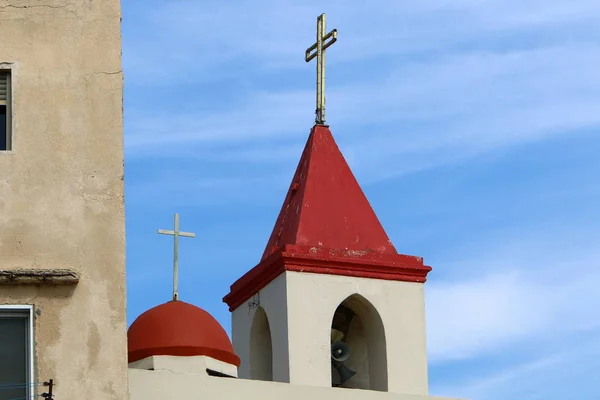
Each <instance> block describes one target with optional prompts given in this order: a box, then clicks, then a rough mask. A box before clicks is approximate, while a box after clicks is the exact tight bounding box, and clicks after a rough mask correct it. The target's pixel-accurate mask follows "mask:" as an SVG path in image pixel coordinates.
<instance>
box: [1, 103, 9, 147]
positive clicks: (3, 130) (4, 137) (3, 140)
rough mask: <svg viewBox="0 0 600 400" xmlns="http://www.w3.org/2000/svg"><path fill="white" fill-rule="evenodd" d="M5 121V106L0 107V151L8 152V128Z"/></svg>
mask: <svg viewBox="0 0 600 400" xmlns="http://www.w3.org/2000/svg"><path fill="white" fill-rule="evenodd" d="M6 120H7V118H6V106H3V105H0V150H8V140H7V139H8V129H7V128H8V126H7V124H6V122H7V121H6Z"/></svg>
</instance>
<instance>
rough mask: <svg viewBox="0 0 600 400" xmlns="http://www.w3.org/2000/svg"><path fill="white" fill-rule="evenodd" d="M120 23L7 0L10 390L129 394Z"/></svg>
mask: <svg viewBox="0 0 600 400" xmlns="http://www.w3.org/2000/svg"><path fill="white" fill-rule="evenodd" d="M120 24H121V9H120V1H119V0H96V1H71V2H65V1H56V0H47V1H44V2H41V1H38V0H2V1H0V337H1V338H2V340H0V385H1V386H2V387H3V388H4V389H5V390H3V391H2V394H0V397H2V398H5V397H3V396H6V398H23V399H25V398H27V399H30V398H31V399H33V398H38V396H39V395H41V394H42V393H43V392H48V390H49V389H48V386H43V382H48V383H49V382H50V379H52V382H53V385H54V386H53V392H52V393H53V395H54V396H56V398H57V399H61V400H75V399H114V400H122V399H126V398H127V396H128V395H127V338H126V319H125V303H126V301H125V224H124V199H123V111H122V109H123V72H122V69H121V27H120ZM6 388H9V389H8V390H7V389H6Z"/></svg>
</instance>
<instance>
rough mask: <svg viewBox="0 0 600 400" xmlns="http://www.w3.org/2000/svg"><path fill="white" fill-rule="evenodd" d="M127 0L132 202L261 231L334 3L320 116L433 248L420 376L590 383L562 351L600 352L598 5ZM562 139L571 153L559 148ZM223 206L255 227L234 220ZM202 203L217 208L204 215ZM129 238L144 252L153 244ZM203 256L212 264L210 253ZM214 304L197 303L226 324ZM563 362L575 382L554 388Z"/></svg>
mask: <svg viewBox="0 0 600 400" xmlns="http://www.w3.org/2000/svg"><path fill="white" fill-rule="evenodd" d="M124 11H125V15H124V40H125V49H124V67H125V72H126V97H125V99H126V107H125V115H126V141H125V143H126V156H127V176H126V183H127V200H128V206H129V207H130V209H131V207H134V208H135V209H136V210H139V209H143V210H153V209H154V208H160V209H161V210H163V211H164V208H165V207H164V205H165V204H167V203H168V205H169V207H187V209H188V210H189V214H187V215H189V217H186V218H189V219H186V221H188V223H190V224H192V223H193V221H194V218H198V219H199V220H201V221H200V222H198V225H199V226H201V227H204V228H205V229H206V232H205V234H204V236H203V237H206V239H203V240H205V241H203V242H202V245H200V247H203V248H204V246H206V247H207V248H213V249H214V248H220V247H219V246H225V245H224V243H226V245H227V246H229V245H230V243H231V242H232V241H233V242H235V243H237V242H241V243H248V240H249V239H248V238H252V239H253V240H254V241H253V242H252V246H257V247H261V246H262V245H263V243H262V242H261V241H260V240H259V239H256V237H257V235H260V234H262V233H261V232H264V234H265V235H268V231H269V229H270V228H271V225H270V224H272V222H274V221H266V222H265V220H263V218H268V216H269V215H271V214H272V218H273V219H274V218H275V217H276V214H277V211H278V207H279V206H280V201H281V200H282V198H283V195H284V194H285V189H286V187H287V185H288V184H289V179H290V178H291V175H292V173H293V170H294V168H295V166H296V163H297V161H298V158H299V157H300V152H301V150H302V148H303V146H304V143H305V140H306V137H307V135H308V131H309V128H310V126H311V124H312V121H313V109H314V88H313V86H314V65H306V64H305V63H304V61H303V51H304V49H305V48H306V47H308V46H309V45H310V44H311V42H312V41H313V40H314V29H315V19H316V16H317V15H318V14H320V13H321V12H326V13H327V15H328V24H329V27H330V28H334V27H335V28H338V30H339V32H340V36H339V40H338V42H337V43H336V44H335V46H334V47H332V48H331V49H330V50H329V51H330V53H329V54H330V55H329V56H328V64H327V66H328V81H327V111H328V122H329V123H330V125H331V129H332V132H333V134H334V136H335V137H336V140H337V142H338V144H339V145H340V147H341V149H342V151H343V153H344V155H345V156H346V158H347V159H348V161H349V163H350V165H351V167H352V169H353V171H354V172H355V174H356V175H357V176H358V178H359V181H360V182H361V183H363V184H364V183H368V184H371V185H369V186H368V187H367V188H366V191H367V192H369V193H368V194H369V195H370V194H373V195H374V196H373V197H374V198H375V202H376V203H378V206H377V207H376V210H377V211H378V212H380V211H381V213H382V214H383V215H385V214H387V219H386V218H385V217H384V218H383V223H384V225H385V226H386V227H389V226H391V229H389V232H388V233H390V234H391V236H392V235H396V236H395V237H398V238H399V240H398V243H396V244H397V246H405V243H402V240H400V239H406V241H410V243H411V246H413V245H414V246H416V247H418V248H419V251H420V250H421V249H422V250H423V253H418V254H419V255H423V256H425V257H426V258H427V259H428V262H429V261H431V262H432V264H433V265H434V271H433V273H432V276H431V279H430V281H429V282H428V283H427V286H426V292H427V310H428V332H429V337H428V341H429V353H430V361H431V365H432V370H433V371H442V372H443V378H444V379H440V380H437V382H436V383H435V385H434V388H433V389H432V391H433V392H435V393H439V394H442V395H450V396H463V397H466V398H471V399H473V400H497V399H501V398H502V399H504V398H511V399H512V398H515V399H517V398H518V399H521V398H522V399H536V398H540V399H545V400H547V399H552V400H554V399H557V400H558V399H560V400H564V399H569V398H576V399H577V400H583V399H586V400H587V399H592V398H594V397H593V395H592V394H591V393H592V392H589V390H590V388H589V386H590V383H589V382H590V380H589V379H588V380H587V381H586V382H581V381H582V380H583V379H584V378H581V377H576V376H573V374H574V373H575V372H573V374H572V373H571V371H577V372H579V373H581V374H582V376H583V375H585V374H586V373H587V374H588V376H589V370H588V371H587V372H586V370H585V368H588V369H590V368H596V369H597V370H598V369H600V365H598V363H597V362H595V360H594V359H593V358H591V357H590V356H589V354H598V352H600V343H597V342H594V341H593V337H594V335H596V336H597V332H598V331H600V326H599V324H598V323H597V322H596V321H595V320H594V319H593V318H590V316H591V315H594V314H595V313H596V309H597V307H598V306H600V297H599V295H598V293H597V290H596V288H597V287H598V285H600V275H599V274H598V266H599V265H598V262H597V260H598V259H600V253H598V250H597V247H598V246H597V245H596V243H598V241H599V240H600V237H599V236H598V230H597V224H598V215H600V214H594V212H593V211H590V210H592V208H593V207H592V205H593V203H594V201H595V200H594V199H597V198H598V196H599V195H600V192H598V185H594V182H595V180H594V179H595V177H596V176H597V175H598V173H600V169H599V166H598V164H597V162H596V161H586V163H583V162H581V163H580V162H578V161H577V160H578V157H583V156H585V155H586V154H588V153H587V152H584V151H583V150H584V149H592V148H593V147H597V146H598V145H599V144H600V143H599V142H598V136H597V135H593V134H587V133H586V132H588V133H589V131H592V132H593V130H597V129H599V128H600V74H598V65H600V40H599V39H598V38H600V25H599V24H598V23H597V21H598V19H599V18H600V3H598V2H593V1H589V0H572V1H568V2H565V1H559V0H549V1H542V0H530V1H521V0H452V1H451V0H442V1H437V2H414V1H413V2H409V1H399V2H390V1H384V0H369V1H367V0H357V1H355V2H353V3H352V7H348V3H347V1H343V0H333V1H328V2H327V3H326V4H323V3H322V2H316V1H312V0H311V1H307V2H294V1H291V0H283V1H280V2H276V3H273V2H267V1H265V0H257V1H253V2H252V3H242V2H235V3H228V2H222V1H217V0H208V1H204V2H202V3H198V2H193V1H188V0H183V1H181V0H180V1H169V2H164V1H163V2H158V1H156V2H153V1H151V2H150V3H145V4H144V6H143V7H140V6H139V5H135V4H134V2H129V3H124ZM558 142H560V143H558ZM552 143H554V145H552ZM561 146H562V148H559V147H561ZM565 147H569V148H571V150H572V152H571V153H569V152H567V155H568V157H572V159H568V157H567V156H565V157H563V158H561V157H560V155H561V154H562V151H563V148H565ZM523 149H529V150H527V151H522V150H523ZM544 149H545V150H544ZM548 149H549V150H548ZM573 149H577V151H575V150H573ZM520 151H521V152H522V153H523V154H521V156H520V158H519V157H516V156H515V157H512V158H510V157H507V158H510V160H508V159H506V160H504V159H502V157H501V155H502V154H512V155H513V156H514V154H516V153H519V152H520ZM543 151H547V153H544V154H542V152H543ZM588 152H589V153H590V154H592V152H591V150H590V151H588ZM515 158H518V159H519V160H521V168H516V167H515V168H511V167H512V164H511V163H513V162H514V161H515ZM481 159H486V160H495V161H494V163H492V162H491V161H490V162H489V163H488V164H490V165H483V164H484V163H483V162H480V161H479V160H481ZM527 159H535V160H538V161H537V162H539V163H541V164H540V165H542V164H543V165H542V166H539V165H538V169H537V170H536V169H535V168H530V166H531V164H528V163H527V162H526V160H527ZM558 159H562V162H563V164H561V165H556V166H553V162H554V161H553V160H558ZM589 159H590V160H592V156H590V157H589ZM474 160H477V161H474ZM524 160H525V161H524ZM540 160H544V162H543V163H542V162H541V161H540ZM491 164H494V166H491ZM565 165H567V166H568V167H569V168H566V169H565ZM450 167H452V168H453V170H452V171H453V172H451V173H446V172H445V171H446V169H450ZM479 169H481V171H479ZM530 169H531V170H530ZM454 171H456V173H455V172H454ZM473 171H474V172H473ZM416 172H419V174H417V173H416ZM427 173H428V174H429V175H426V176H427V177H428V179H429V178H430V179H431V181H429V180H428V181H426V182H425V181H417V178H416V177H421V176H424V175H423V174H427ZM399 177H401V179H402V180H400V179H398V178H399ZM392 179H398V180H397V181H396V182H395V183H397V184H395V183H393V182H390V181H388V182H385V183H382V181H385V180H392ZM419 179H420V178H419ZM515 182H517V183H515ZM409 187H410V188H409ZM148 203H151V205H150V206H148V205H147V204H148ZM457 203H458V204H457ZM232 204H236V205H243V209H244V211H245V212H247V213H245V214H244V215H245V218H246V223H247V224H249V225H252V226H246V227H241V226H239V224H240V223H239V221H238V220H236V221H230V220H228V218H234V217H230V211H229V210H228V209H227V206H228V205H229V206H231V205H232ZM265 204H267V206H266V207H264V205H265ZM206 205H218V206H225V207H211V208H210V210H211V213H215V215H214V216H213V215H212V214H211V215H208V214H209V213H208V212H207V211H206V210H207V209H208V207H204V206H206ZM258 205H260V207H259V206H258ZM192 206H193V207H192ZM153 207H154V208H153ZM161 207H162V208H161ZM221 209H222V210H221ZM200 210H204V211H200ZM219 210H221V211H219ZM257 210H260V211H257ZM581 210H583V211H581ZM586 210H587V212H586ZM579 211H581V212H579ZM148 212H149V211H148ZM257 212H262V214H260V216H259V217H254V215H253V214H252V213H257ZM139 214H140V215H142V214H143V218H144V219H143V220H144V223H147V222H146V221H147V215H146V214H145V212H144V213H141V212H140V213H139ZM129 215H132V214H131V213H130V214H129ZM194 216H195V217H194ZM130 218H131V217H130ZM133 218H135V217H133ZM139 218H141V217H139ZM213 219H214V220H213ZM234 219H235V218H234ZM130 221H131V220H130ZM211 221H212V222H211ZM482 221H483V222H482ZM138 222H139V221H138ZM393 222H397V224H396V225H397V226H394V224H393ZM484 222H485V223H484ZM129 223H130V224H131V222H129ZM211 223H212V225H210V224H211ZM255 225H260V227H259V228H257V227H256V226H255ZM214 227H218V229H219V230H220V231H221V235H220V236H219V237H217V238H212V237H211V233H214V232H212V231H211V230H214V229H217V228H214ZM145 229H146V228H145ZM186 229H187V228H186ZM240 229H244V231H243V232H244V233H243V234H240V233H239V232H240ZM254 229H256V230H254ZM146 231H148V232H150V231H149V230H148V229H146V230H145V231H144V232H146ZM151 233H152V234H154V231H152V232H151ZM128 234H129V231H128ZM144 234H145V233H144ZM236 234H237V235H238V236H237V237H236ZM148 235H150V233H148ZM217 236H218V235H217ZM147 240H150V239H147ZM265 240H266V238H265ZM257 243H259V244H257ZM211 246H212V247H211ZM252 246H250V245H248V246H246V247H244V250H243V251H244V252H245V253H243V256H242V255H238V259H236V261H235V263H237V264H236V265H233V264H235V263H234V262H231V263H228V262H227V261H223V260H221V257H220V255H219V256H215V258H214V260H212V261H211V262H213V263H215V265H216V264H219V265H221V263H222V267H223V268H225V269H226V270H227V272H226V273H225V272H223V273H222V274H217V272H214V276H213V275H211V279H212V278H214V279H215V285H214V286H215V287H219V288H227V286H228V285H229V284H230V283H231V282H229V281H228V279H229V280H230V279H233V278H232V276H233V275H235V273H238V272H239V273H243V271H244V270H245V267H246V266H247V267H250V266H251V264H253V262H254V261H255V259H254V258H252V257H253V256H252V254H253V253H252V252H253V250H252ZM261 250H262V248H260V249H258V251H257V257H258V255H259V253H260V252H261ZM189 251H190V252H191V251H193V250H192V249H191V245H190V249H189ZM406 251H408V252H409V253H413V249H411V248H407V249H406ZM133 257H136V262H137V264H136V265H143V266H144V271H145V272H146V271H148V270H150V268H148V269H146V265H150V264H152V263H155V260H154V259H150V257H148V258H147V259H144V257H145V256H142V255H134V256H133ZM194 257H195V258H193V257H192V258H193V260H197V262H198V263H199V264H204V263H205V262H206V252H205V251H201V250H197V252H196V255H195V256H194ZM245 257H248V258H249V259H251V261H250V264H248V265H245V264H244V263H245V262H246V261H244V260H245ZM131 259H132V258H130V260H131ZM167 259H168V257H165V260H167ZM165 262H168V261H165ZM194 262H195V261H194ZM189 263H190V264H192V261H191V259H190V261H189ZM160 268H162V267H158V266H156V268H154V270H161V269H160ZM134 271H135V269H134ZM215 271H216V269H215ZM145 272H144V273H145ZM203 276H204V275H203ZM222 276H227V278H222ZM220 277H221V278H220ZM219 279H220V280H219ZM150 281H151V280H150V279H149V280H148V282H150ZM132 282H133V281H132ZM189 284H190V285H191V286H193V285H192V284H191V283H189ZM183 286H185V284H183ZM211 286H213V285H212V284H211ZM207 289H209V288H207ZM133 293H135V292H133ZM222 295H223V293H220V292H219V293H214V292H210V294H208V292H207V293H204V294H203V295H202V296H204V297H207V296H214V297H215V299H218V298H220V296H222ZM204 297H202V298H198V300H199V301H200V300H202V301H203V302H204V301H205V300H204ZM130 304H132V303H130ZM211 304H212V303H211ZM130 307H132V306H130ZM215 307H216V306H215ZM223 310H224V308H223ZM223 310H221V309H218V308H215V309H214V310H209V311H211V312H214V313H215V315H216V316H217V318H218V319H219V320H220V321H221V322H223V323H224V324H225V326H228V322H227V321H228V320H229V316H228V314H227V313H226V311H223ZM574 338H576V339H574ZM573 340H577V341H578V342H579V343H580V346H579V347H577V348H573V349H572V351H571V347H570V346H572V345H573V343H572V341H573ZM586 349H589V351H588V350H586ZM586 351H588V352H587V353H586ZM594 352H596V353H594ZM505 355H506V356H505ZM575 366H576V367H575ZM461 368H464V371H463V370H462V369H461ZM454 371H459V372H454ZM434 374H435V372H434ZM545 378H546V379H545ZM569 379H570V380H571V381H572V382H577V386H578V388H581V393H577V394H578V395H580V396H579V397H577V396H575V397H574V395H573V392H561V391H562V390H564V388H567V387H568V388H571V389H573V387H574V386H575V385H574V384H573V383H572V382H569ZM547 380H552V382H555V383H553V384H552V385H550V384H547V385H550V386H551V391H550V390H548V389H547V388H546V389H545V388H544V385H545V384H546V382H547ZM450 381H452V382H450ZM586 385H587V386H586ZM584 387H586V388H587V389H585V390H587V392H586V391H585V390H584V389H583V388H584ZM573 390H574V391H575V389H573ZM552 396H554V397H552Z"/></svg>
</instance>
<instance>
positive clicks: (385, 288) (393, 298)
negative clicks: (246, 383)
mask: <svg viewBox="0 0 600 400" xmlns="http://www.w3.org/2000/svg"><path fill="white" fill-rule="evenodd" d="M354 294H358V295H360V296H362V297H364V298H365V299H366V300H368V301H369V302H370V303H371V304H372V305H373V306H374V307H375V309H376V310H377V311H378V313H379V315H380V317H381V319H382V321H383V325H384V329H385V337H386V353H387V374H388V384H387V386H388V391H389V392H395V393H406V394H420V395H426V394H427V393H428V388H427V356H426V334H425V302H424V287H423V284H420V283H408V282H397V281H384V280H375V279H365V278H355V277H346V276H334V275H325V274H311V273H300V272H289V271H286V272H285V273H284V274H282V275H280V276H279V277H278V278H277V279H275V280H274V281H272V282H271V283H270V284H269V285H267V286H266V287H265V288H263V289H262V290H261V291H260V294H259V298H260V306H261V307H262V308H263V309H264V310H265V312H266V314H267V318H268V320H269V325H270V327H271V338H272V342H273V378H274V380H275V381H279V382H290V383H293V384H296V385H307V386H320V387H330V386H331V361H330V335H331V331H330V329H331V322H332V317H333V313H334V311H335V309H336V308H337V306H338V305H339V304H340V303H342V302H343V301H344V300H345V299H346V298H348V297H349V296H351V295H354ZM257 298H258V297H256V296H255V299H254V300H255V301H256V300H257ZM250 300H252V299H248V301H250ZM254 313H255V310H254V309H249V307H248V305H247V302H246V303H244V304H243V305H241V306H240V307H238V308H237V309H236V310H234V311H233V314H232V333H233V334H232V336H233V345H234V348H235V351H236V353H237V354H238V356H239V357H240V358H241V359H242V365H241V367H240V370H239V376H240V377H241V378H249V377H250V374H249V365H248V360H249V353H250V351H249V348H250V329H251V325H252V320H253V317H254ZM363 322H365V321H363Z"/></svg>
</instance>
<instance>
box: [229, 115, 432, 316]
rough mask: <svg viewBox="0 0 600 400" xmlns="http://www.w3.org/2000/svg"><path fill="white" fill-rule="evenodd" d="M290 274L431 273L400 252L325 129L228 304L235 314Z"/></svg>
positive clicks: (416, 276)
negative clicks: (255, 261)
mask: <svg viewBox="0 0 600 400" xmlns="http://www.w3.org/2000/svg"><path fill="white" fill-rule="evenodd" d="M285 271H299V272H309V273H317V274H330V275H345V276H355V277H360V278H370V279H385V280H397V281H406V282H425V280H426V277H427V273H428V272H429V271H431V267H428V266H426V265H424V264H423V259H422V258H421V257H414V256H408V255H404V254H398V253H397V252H396V249H395V248H394V246H393V245H392V243H391V242H390V239H389V238H388V236H387V234H386V233H385V230H384V229H383V227H382V226H381V223H380V222H379V219H378V218H377V216H376V215H375V212H374V211H373V209H372V208H371V205H370V204H369V201H368V200H367V198H366V197H365V195H364V193H363V191H362V189H361V188H360V185H359V184H358V182H357V181H356V178H355V177H354V175H353V174H352V171H351V170H350V168H349V167H348V164H347V163H346V160H345V159H344V156H343V155H342V153H341V152H340V150H339V148H338V147H337V144H336V143H335V140H333V136H332V135H331V132H330V131H329V128H328V127H327V126H324V125H315V126H314V127H313V128H312V130H311V132H310V136H309V138H308V141H307V143H306V146H305V148H304V152H303V153H302V157H301V158H300V162H299V164H298V168H297V169H296V173H295V174H294V178H293V179H292V183H291V185H290V188H289V190H288V193H287V196H286V198H285V201H284V203H283V206H282V207H281V211H280V212H279V217H278V218H277V222H276V223H275V227H274V228H273V232H272V233H271V237H270V238H269V242H268V244H267V247H266V248H265V251H264V253H263V256H262V259H261V261H260V262H259V263H258V265H257V266H255V267H254V268H252V269H251V270H250V271H248V272H247V273H246V274H245V275H244V276H242V277H241V278H240V279H238V280H237V281H236V282H235V283H234V284H233V285H231V290H230V292H229V294H227V295H226V296H225V297H224V298H223V301H225V302H226V303H227V304H228V305H229V309H230V310H232V311H233V310H234V309H236V308H237V307H239V306H240V305H241V304H243V303H244V302H245V301H246V300H248V299H249V298H250V297H251V296H253V295H254V294H255V293H257V292H258V291H259V290H260V289H262V288H263V287H265V286H266V285H267V284H269V282H271V281H272V280H273V279H275V278H276V277H277V276H279V275H280V274H281V273H283V272H285Z"/></svg>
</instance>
